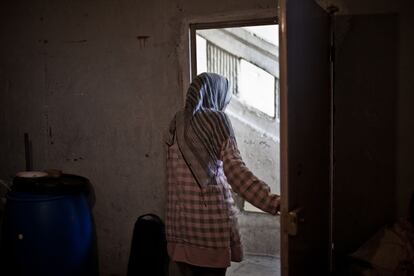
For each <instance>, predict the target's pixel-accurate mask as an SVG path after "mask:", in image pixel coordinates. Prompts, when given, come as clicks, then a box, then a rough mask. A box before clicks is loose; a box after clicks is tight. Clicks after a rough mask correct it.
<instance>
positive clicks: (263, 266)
mask: <svg viewBox="0 0 414 276" xmlns="http://www.w3.org/2000/svg"><path fill="white" fill-rule="evenodd" d="M279 275H280V259H279V258H276V257H271V256H258V255H247V256H245V259H244V261H243V262H241V263H231V267H230V268H229V269H227V273H226V276H279Z"/></svg>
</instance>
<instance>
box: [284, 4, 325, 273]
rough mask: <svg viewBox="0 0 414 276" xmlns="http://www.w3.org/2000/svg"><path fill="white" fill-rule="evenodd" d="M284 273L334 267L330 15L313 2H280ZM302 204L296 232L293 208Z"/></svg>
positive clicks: (317, 270) (322, 271) (306, 271)
mask: <svg viewBox="0 0 414 276" xmlns="http://www.w3.org/2000/svg"><path fill="white" fill-rule="evenodd" d="M279 12H280V14H279V18H280V35H279V37H280V62H281V65H280V66H281V68H280V75H281V79H280V81H281V160H282V161H281V182H282V185H281V194H282V210H281V212H282V234H281V236H282V237H281V239H282V275H284V276H286V275H295V276H298V275H310V273H311V274H312V275H325V274H326V273H328V271H329V267H330V260H329V259H330V130H331V127H330V123H331V120H330V114H331V113H330V106H331V89H330V61H329V17H328V15H327V14H326V13H325V11H323V10H322V9H321V8H320V7H319V6H318V5H317V4H316V3H314V2H313V1H309V0H281V1H280V9H279ZM296 208H301V209H302V210H301V212H300V213H299V214H298V215H299V224H298V232H297V235H295V236H291V235H289V234H288V212H289V211H292V210H294V209H296Z"/></svg>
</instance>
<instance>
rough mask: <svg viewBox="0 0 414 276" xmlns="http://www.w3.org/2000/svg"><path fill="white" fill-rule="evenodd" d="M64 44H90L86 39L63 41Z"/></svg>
mask: <svg viewBox="0 0 414 276" xmlns="http://www.w3.org/2000/svg"><path fill="white" fill-rule="evenodd" d="M63 42H64V43H86V42H88V41H87V40H86V39H81V40H66V41H63Z"/></svg>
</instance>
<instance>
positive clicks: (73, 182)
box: [11, 172, 90, 193]
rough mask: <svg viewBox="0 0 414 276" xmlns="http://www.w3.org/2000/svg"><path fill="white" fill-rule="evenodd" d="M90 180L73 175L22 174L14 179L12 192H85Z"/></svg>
mask: <svg viewBox="0 0 414 276" xmlns="http://www.w3.org/2000/svg"><path fill="white" fill-rule="evenodd" d="M89 185H90V183H89V180H88V179H87V178H85V177H82V176H78V175H73V174H59V175H56V174H50V173H45V174H43V173H41V172H35V173H34V172H20V173H17V174H16V177H15V178H14V179H13V185H12V187H11V190H12V191H16V192H32V193H56V192H84V191H87V189H88V188H89Z"/></svg>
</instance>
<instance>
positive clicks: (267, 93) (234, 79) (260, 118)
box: [190, 18, 280, 276]
mask: <svg viewBox="0 0 414 276" xmlns="http://www.w3.org/2000/svg"><path fill="white" fill-rule="evenodd" d="M190 34H191V36H190V41H191V70H192V76H193V77H194V76H196V75H197V74H200V73H202V72H212V73H217V74H220V75H223V76H225V77H226V78H227V79H228V80H229V83H230V90H231V92H232V94H233V98H232V100H231V102H230V104H229V106H228V107H227V109H226V113H227V114H228V116H229V118H230V120H231V122H232V124H233V128H234V131H235V135H236V139H237V143H238V147H239V150H240V152H241V156H242V158H243V160H244V162H245V163H246V165H247V167H248V168H249V169H250V170H252V172H253V173H254V174H255V175H256V176H257V177H259V178H260V179H261V180H263V181H265V182H266V183H267V184H268V185H269V186H270V188H271V190H272V192H273V193H277V194H280V169H279V167H280V153H279V152H280V139H279V136H280V135H279V124H280V105H279V59H278V58H279V57H278V56H279V47H278V46H279V39H278V34H279V29H278V24H277V20H276V19H275V18H269V19H260V20H249V21H238V22H219V23H214V22H213V23H196V24H191V25H190ZM234 198H235V200H236V204H237V206H238V208H239V210H240V214H239V225H240V232H241V235H242V240H243V245H244V251H245V254H246V258H245V260H244V261H243V262H242V263H238V264H236V263H233V264H232V266H231V268H230V269H229V272H228V275H239V276H243V275H250V276H255V275H261V276H268V275H269V276H270V275H272V276H276V275H280V220H279V217H275V216H271V215H269V214H266V213H264V212H262V211H261V210H259V209H257V208H256V207H254V206H253V205H251V204H250V203H248V202H245V201H244V200H243V199H242V198H240V197H238V196H237V195H236V194H235V195H234Z"/></svg>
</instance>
